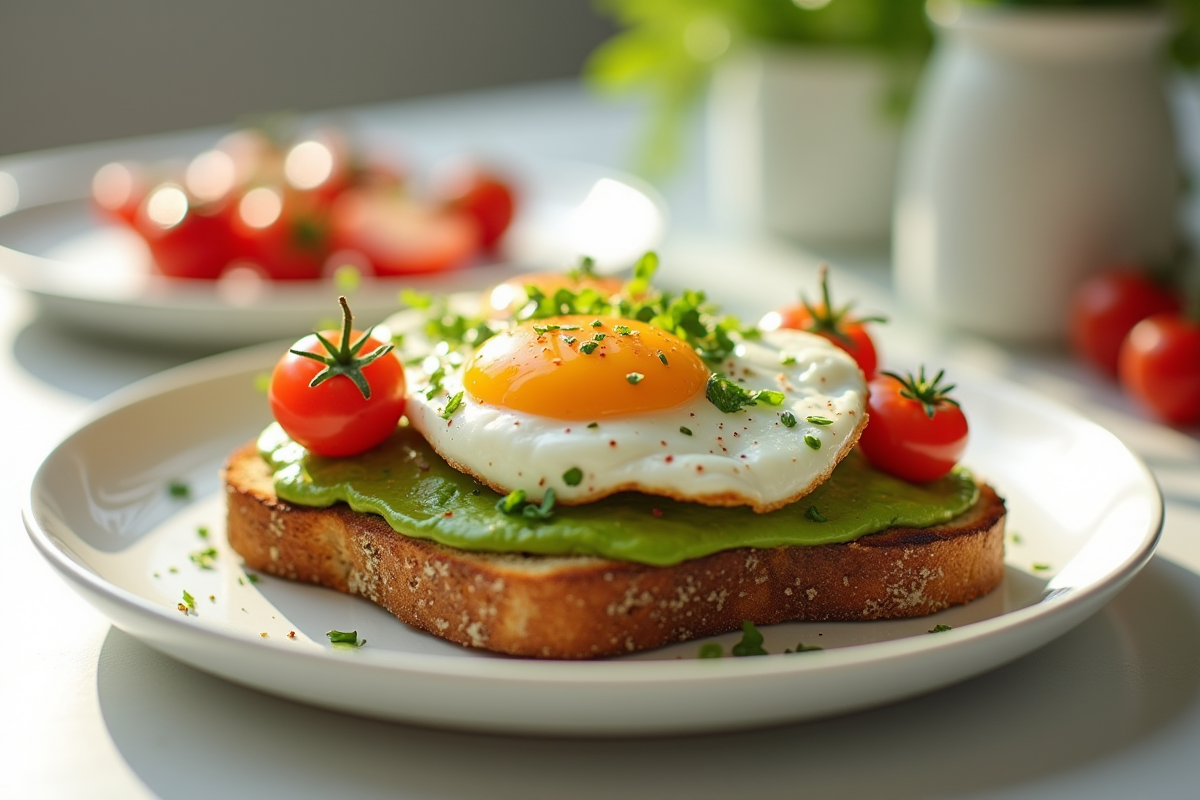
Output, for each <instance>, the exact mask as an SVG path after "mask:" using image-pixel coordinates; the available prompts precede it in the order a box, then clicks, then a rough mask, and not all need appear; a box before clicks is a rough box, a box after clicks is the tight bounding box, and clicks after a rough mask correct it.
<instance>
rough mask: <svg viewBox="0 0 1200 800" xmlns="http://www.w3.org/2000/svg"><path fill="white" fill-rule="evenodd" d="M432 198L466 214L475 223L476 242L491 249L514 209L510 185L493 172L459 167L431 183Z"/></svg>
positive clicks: (513, 198)
mask: <svg viewBox="0 0 1200 800" xmlns="http://www.w3.org/2000/svg"><path fill="white" fill-rule="evenodd" d="M433 193H434V198H435V199H436V200H437V201H439V202H440V203H442V204H443V205H444V206H445V207H446V208H448V209H450V210H452V211H457V212H461V213H463V214H466V215H467V216H468V217H470V218H471V219H473V220H475V224H476V225H478V226H479V244H480V246H481V247H482V248H483V249H484V250H492V249H493V248H495V246H496V244H497V243H498V242H499V241H500V238H501V237H502V236H504V232H505V231H506V230H508V226H509V224H510V223H511V222H512V219H513V214H514V213H515V211H516V198H515V197H514V195H513V190H512V188H511V187H510V186H509V185H508V183H506V182H505V181H504V180H502V179H501V178H499V177H498V176H496V175H493V174H491V173H489V172H486V171H484V170H481V169H477V168H460V169H458V170H455V171H452V172H450V173H448V174H447V175H446V176H445V177H443V178H442V180H441V181H439V182H438V183H436V184H435V186H434V189H433Z"/></svg>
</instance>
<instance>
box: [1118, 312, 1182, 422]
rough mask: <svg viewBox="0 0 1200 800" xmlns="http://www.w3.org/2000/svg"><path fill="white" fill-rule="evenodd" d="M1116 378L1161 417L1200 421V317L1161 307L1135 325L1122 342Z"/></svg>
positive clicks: (1173, 420)
mask: <svg viewBox="0 0 1200 800" xmlns="http://www.w3.org/2000/svg"><path fill="white" fill-rule="evenodd" d="M1120 377H1121V386H1123V387H1124V388H1125V391H1126V392H1128V393H1129V395H1130V396H1131V397H1133V399H1134V400H1136V401H1137V402H1138V403H1140V404H1141V405H1142V406H1143V407H1144V408H1146V409H1147V410H1148V411H1150V413H1152V414H1154V415H1155V416H1156V417H1159V418H1160V419H1162V420H1163V421H1165V422H1171V423H1174V424H1177V425H1186V424H1188V423H1191V422H1198V421H1200V321H1196V320H1192V319H1187V318H1186V317H1184V316H1182V315H1180V314H1176V313H1172V312H1169V311H1165V312H1162V313H1159V314H1154V315H1152V316H1149V317H1147V318H1146V319H1144V320H1142V321H1141V322H1139V323H1138V324H1137V325H1134V326H1133V330H1131V331H1130V332H1129V336H1127V337H1126V338H1125V343H1124V344H1122V345H1121V355H1120Z"/></svg>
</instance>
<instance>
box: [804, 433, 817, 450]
mask: <svg viewBox="0 0 1200 800" xmlns="http://www.w3.org/2000/svg"><path fill="white" fill-rule="evenodd" d="M804 443H805V444H806V445H808V446H809V447H811V448H812V449H813V450H820V449H821V440H820V439H818V438H817V437H816V436H813V435H812V434H811V433H806V434H804Z"/></svg>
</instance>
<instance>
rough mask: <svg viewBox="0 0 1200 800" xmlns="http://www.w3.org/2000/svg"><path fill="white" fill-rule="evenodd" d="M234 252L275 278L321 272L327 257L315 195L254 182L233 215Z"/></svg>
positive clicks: (323, 226) (308, 276)
mask: <svg viewBox="0 0 1200 800" xmlns="http://www.w3.org/2000/svg"><path fill="white" fill-rule="evenodd" d="M231 226H232V236H233V237H234V241H235V242H236V244H237V248H238V255H239V256H240V257H241V258H244V259H247V260H249V261H252V262H254V263H255V264H257V265H259V266H260V267H262V269H263V271H264V272H265V273H266V274H267V275H269V276H271V277H272V278H275V279H276V280H307V279H312V278H319V277H321V271H322V269H323V268H324V266H325V260H326V258H327V257H328V256H329V231H328V223H327V222H326V219H325V213H324V212H323V210H322V209H321V207H320V206H319V205H318V204H317V201H316V199H315V198H312V197H308V196H306V195H304V194H302V193H298V192H295V191H288V190H286V189H282V188H279V187H274V186H256V187H254V188H253V189H250V190H249V191H247V192H246V193H245V194H244V195H242V196H241V198H240V199H239V200H238V202H237V205H236V211H235V212H234V213H233V214H232V223H231Z"/></svg>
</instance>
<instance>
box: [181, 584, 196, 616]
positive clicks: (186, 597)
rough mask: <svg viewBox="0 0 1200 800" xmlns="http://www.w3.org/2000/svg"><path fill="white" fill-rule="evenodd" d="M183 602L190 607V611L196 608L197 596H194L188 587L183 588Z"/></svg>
mask: <svg viewBox="0 0 1200 800" xmlns="http://www.w3.org/2000/svg"><path fill="white" fill-rule="evenodd" d="M183 604H184V605H185V606H187V607H188V610H189V611H195V610H196V598H194V597H192V595H191V594H190V593H189V592H188V590H187V589H184V590H183Z"/></svg>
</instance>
